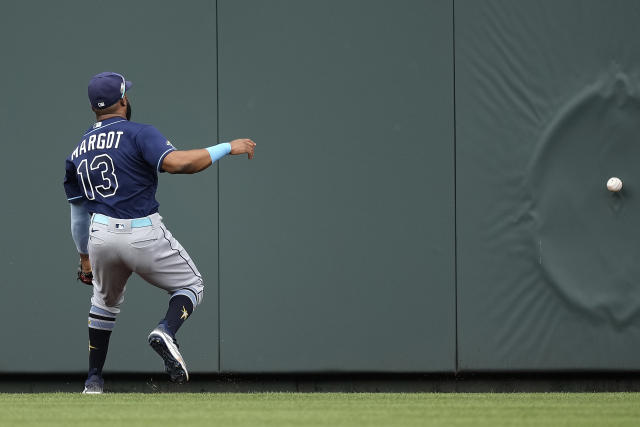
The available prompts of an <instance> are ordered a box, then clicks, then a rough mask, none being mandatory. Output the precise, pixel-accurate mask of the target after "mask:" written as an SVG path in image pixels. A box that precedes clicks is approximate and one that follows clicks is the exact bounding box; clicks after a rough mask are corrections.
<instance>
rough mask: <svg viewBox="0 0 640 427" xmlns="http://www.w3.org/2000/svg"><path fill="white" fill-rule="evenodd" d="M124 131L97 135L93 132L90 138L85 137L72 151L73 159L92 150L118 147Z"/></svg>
mask: <svg viewBox="0 0 640 427" xmlns="http://www.w3.org/2000/svg"><path fill="white" fill-rule="evenodd" d="M123 133H124V132H123V131H121V130H119V131H111V132H102V133H99V134H97V135H96V134H92V135H91V136H90V137H89V138H87V139H83V140H82V142H81V143H80V145H78V146H77V147H76V149H75V150H73V153H71V160H73V159H75V158H76V157H78V156H81V155H83V154H84V153H86V152H88V151H92V150H104V149H109V148H115V149H117V148H118V146H119V145H120V137H121V136H122V134H123Z"/></svg>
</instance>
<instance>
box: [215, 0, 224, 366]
mask: <svg viewBox="0 0 640 427" xmlns="http://www.w3.org/2000/svg"><path fill="white" fill-rule="evenodd" d="M214 4H215V14H216V144H218V143H219V142H220V67H219V61H220V59H219V56H220V55H219V52H220V51H219V46H218V45H219V40H220V32H219V30H218V27H219V20H218V0H214ZM217 166H218V167H217V168H216V173H217V180H216V181H217V187H218V188H217V190H218V191H217V197H218V206H217V209H218V372H220V370H221V367H222V360H221V358H222V348H221V347H222V326H221V325H220V320H221V316H220V307H222V304H220V294H221V292H220V288H221V287H222V281H221V280H220V278H221V275H220V162H217Z"/></svg>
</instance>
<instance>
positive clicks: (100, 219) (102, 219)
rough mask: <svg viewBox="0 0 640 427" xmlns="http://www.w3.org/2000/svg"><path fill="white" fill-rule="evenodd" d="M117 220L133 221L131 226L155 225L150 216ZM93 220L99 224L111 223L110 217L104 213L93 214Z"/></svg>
mask: <svg viewBox="0 0 640 427" xmlns="http://www.w3.org/2000/svg"><path fill="white" fill-rule="evenodd" d="M114 220H115V221H121V222H122V221H131V228H140V227H149V226H150V225H153V223H152V222H151V219H150V218H149V217H145V218H136V219H125V220H122V219H115V218H114ZM93 222H97V223H98V224H104V225H109V217H108V216H106V215H102V214H95V215H94V216H93Z"/></svg>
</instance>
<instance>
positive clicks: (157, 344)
mask: <svg viewBox="0 0 640 427" xmlns="http://www.w3.org/2000/svg"><path fill="white" fill-rule="evenodd" d="M149 345H150V346H151V348H153V349H154V350H155V352H156V353H158V355H160V357H162V360H163V361H164V370H165V371H166V372H167V374H169V379H170V380H171V381H172V382H174V383H178V384H182V383H184V382H187V381H189V372H187V365H186V364H185V363H184V359H183V358H182V355H181V354H180V351H179V350H178V342H177V341H176V339H175V337H174V336H173V335H171V332H169V330H168V329H167V327H166V326H165V325H164V324H163V323H160V324H159V325H158V326H157V327H156V328H155V329H154V330H153V331H151V333H150V334H149Z"/></svg>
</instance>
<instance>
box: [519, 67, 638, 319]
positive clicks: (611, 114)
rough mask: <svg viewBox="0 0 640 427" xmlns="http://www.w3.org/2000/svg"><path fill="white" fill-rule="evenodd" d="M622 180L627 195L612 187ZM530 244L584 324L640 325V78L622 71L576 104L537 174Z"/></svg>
mask: <svg viewBox="0 0 640 427" xmlns="http://www.w3.org/2000/svg"><path fill="white" fill-rule="evenodd" d="M612 176H617V177H619V178H621V179H622V181H623V182H624V187H623V190H622V191H621V192H620V193H611V192H609V191H608V190H607V189H606V181H607V179H609V178H610V177H612ZM527 181H528V186H527V187H528V190H529V192H530V193H529V197H530V200H529V202H530V209H528V214H527V215H529V216H530V218H529V219H531V220H533V223H534V224H535V226H534V227H533V230H535V231H534V235H533V236H532V237H533V241H532V244H533V245H535V249H536V251H537V254H538V259H537V262H538V267H539V270H540V272H541V273H542V275H543V276H544V277H545V280H544V281H545V283H547V284H548V286H551V287H552V288H553V290H554V291H555V292H556V293H557V294H559V295H560V297H561V298H562V300H563V301H564V302H565V303H566V304H569V305H570V306H571V307H572V308H574V309H576V310H579V311H580V312H582V313H583V314H584V315H585V316H588V317H591V318H593V319H594V320H597V321H605V322H610V323H612V324H613V325H614V326H615V327H617V328H624V327H626V326H628V325H629V324H631V323H632V322H633V321H637V320H638V318H639V317H640V295H638V289H640V286H638V285H639V284H640V79H638V76H637V75H633V74H630V73H625V72H623V71H621V70H619V69H617V70H612V71H611V72H609V73H606V74H605V75H603V76H601V77H600V78H598V79H597V80H596V81H595V82H594V83H593V84H592V85H590V86H588V87H585V88H584V89H583V90H582V91H581V92H580V93H578V94H577V95H576V96H575V97H574V98H573V99H572V100H571V101H570V102H568V103H567V104H566V105H565V106H564V107H563V108H562V109H561V110H560V111H559V112H558V113H557V114H556V115H555V117H554V119H553V120H552V121H551V122H550V124H549V125H548V126H547V128H546V130H545V131H544V132H543V134H542V135H541V138H540V140H539V142H538V144H537V147H536V151H535V153H534V156H533V158H532V162H531V164H530V166H529V170H528V174H527Z"/></svg>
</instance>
